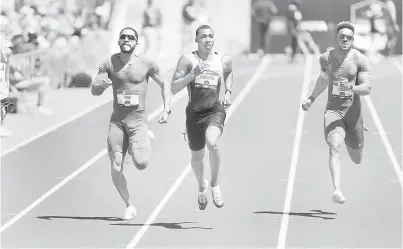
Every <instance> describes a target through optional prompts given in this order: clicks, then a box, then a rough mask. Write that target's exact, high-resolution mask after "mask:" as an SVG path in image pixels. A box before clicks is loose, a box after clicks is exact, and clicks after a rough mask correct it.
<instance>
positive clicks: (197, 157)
mask: <svg viewBox="0 0 403 249" xmlns="http://www.w3.org/2000/svg"><path fill="white" fill-rule="evenodd" d="M203 158H204V151H198V152H193V153H192V157H191V159H190V160H191V161H192V164H194V163H199V162H202V161H203Z"/></svg>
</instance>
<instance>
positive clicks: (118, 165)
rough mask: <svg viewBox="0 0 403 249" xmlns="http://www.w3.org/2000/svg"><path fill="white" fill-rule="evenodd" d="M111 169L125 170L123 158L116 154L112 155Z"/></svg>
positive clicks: (116, 170)
mask: <svg viewBox="0 0 403 249" xmlns="http://www.w3.org/2000/svg"><path fill="white" fill-rule="evenodd" d="M110 159H111V170H112V172H113V173H116V172H120V173H122V172H123V159H122V158H121V157H119V156H116V155H111V156H110Z"/></svg>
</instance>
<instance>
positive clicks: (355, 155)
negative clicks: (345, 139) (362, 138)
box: [346, 145, 363, 164]
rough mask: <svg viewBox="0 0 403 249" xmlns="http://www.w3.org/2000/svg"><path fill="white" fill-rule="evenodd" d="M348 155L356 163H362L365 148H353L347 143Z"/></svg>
mask: <svg viewBox="0 0 403 249" xmlns="http://www.w3.org/2000/svg"><path fill="white" fill-rule="evenodd" d="M346 148H347V152H348V155H349V156H350V158H351V160H352V161H353V162H354V163H355V164H360V163H361V161H362V152H363V148H351V147H350V146H348V145H346Z"/></svg>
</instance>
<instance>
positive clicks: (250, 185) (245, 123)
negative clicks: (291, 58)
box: [137, 59, 303, 248]
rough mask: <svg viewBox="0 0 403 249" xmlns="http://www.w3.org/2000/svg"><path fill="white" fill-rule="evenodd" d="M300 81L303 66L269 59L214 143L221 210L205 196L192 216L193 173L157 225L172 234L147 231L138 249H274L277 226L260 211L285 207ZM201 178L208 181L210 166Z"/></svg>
mask: <svg viewBox="0 0 403 249" xmlns="http://www.w3.org/2000/svg"><path fill="white" fill-rule="evenodd" d="M291 70H292V72H293V73H292V74H290V73H289V72H290V71H291ZM302 78H303V65H301V64H299V65H298V64H296V65H289V64H284V63H283V61H282V59H274V60H273V62H272V65H270V66H269V67H268V68H267V70H266V73H265V74H264V75H263V76H262V77H261V79H260V80H259V82H258V83H257V84H256V85H255V87H254V89H253V90H252V92H251V93H250V94H249V96H247V98H246V99H245V100H244V102H242V104H241V105H240V106H239V107H238V109H237V111H236V112H235V113H234V116H233V118H232V119H231V120H230V121H229V122H228V123H227V124H226V131H225V133H224V136H223V138H222V140H221V142H220V144H221V145H220V151H221V155H222V168H221V177H220V186H221V189H222V194H223V198H224V200H225V205H224V207H223V208H222V209H217V208H216V207H215V206H214V204H213V202H212V199H211V194H210V192H209V193H208V197H209V204H208V207H207V208H206V210H204V211H200V210H199V209H198V206H197V184H196V182H195V177H194V174H193V172H191V173H190V174H189V175H188V176H187V177H186V179H185V180H184V182H183V183H182V185H181V186H180V187H179V189H178V191H177V193H176V194H175V195H174V196H173V197H172V199H171V200H170V201H169V202H168V204H167V205H166V206H165V208H164V209H163V210H162V212H161V213H160V215H159V216H158V217H157V219H156V221H155V222H156V223H157V224H163V223H168V224H176V225H175V226H174V228H172V229H167V228H166V227H161V226H152V227H151V228H150V229H149V230H148V232H147V233H146V234H145V236H144V237H143V238H142V240H141V241H140V242H139V244H138V245H137V247H138V248H212V247H214V248H241V247H247V248H255V247H275V246H276V243H277V234H278V230H279V227H280V223H281V219H277V218H275V219H267V215H266V212H267V210H271V209H273V208H274V209H282V207H283V205H284V195H285V189H286V184H287V177H288V170H289V165H290V154H291V152H292V146H293V140H294V130H295V122H296V120H294V119H293V118H294V117H296V113H297V112H298V107H299V105H298V101H299V95H300V91H301V87H302ZM285 93H286V95H287V99H281V98H280V96H284V94H285ZM286 115H287V116H288V118H285V117H286ZM268 127H269V128H268ZM206 162H208V160H206ZM205 173H206V177H207V179H210V170H209V167H208V164H206V169H205ZM190 217H192V218H190ZM179 231H180V232H179ZM156 238H158V239H156Z"/></svg>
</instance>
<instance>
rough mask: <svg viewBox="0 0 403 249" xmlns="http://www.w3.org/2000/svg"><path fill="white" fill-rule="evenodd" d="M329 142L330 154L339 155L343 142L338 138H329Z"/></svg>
mask: <svg viewBox="0 0 403 249" xmlns="http://www.w3.org/2000/svg"><path fill="white" fill-rule="evenodd" d="M327 144H328V145H329V154H330V155H338V154H340V152H341V149H342V143H341V142H340V141H337V140H331V139H330V140H328V141H327Z"/></svg>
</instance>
